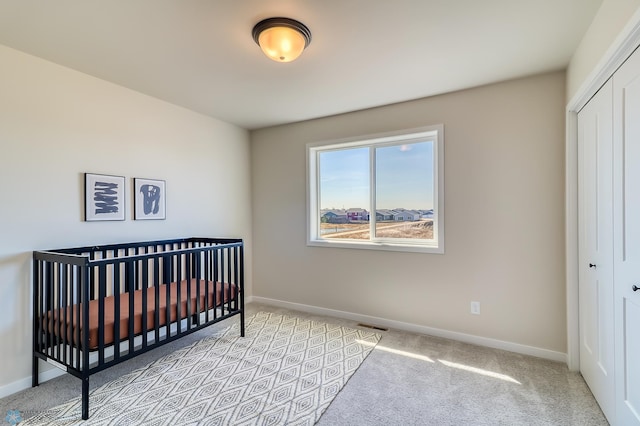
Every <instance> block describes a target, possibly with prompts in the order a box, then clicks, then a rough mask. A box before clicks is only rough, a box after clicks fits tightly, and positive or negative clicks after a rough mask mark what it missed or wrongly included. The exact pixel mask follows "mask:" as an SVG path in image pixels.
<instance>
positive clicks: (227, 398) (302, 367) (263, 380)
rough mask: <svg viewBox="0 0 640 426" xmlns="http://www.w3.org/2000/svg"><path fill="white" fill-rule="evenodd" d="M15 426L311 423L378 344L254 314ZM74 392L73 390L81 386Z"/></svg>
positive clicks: (330, 328)
mask: <svg viewBox="0 0 640 426" xmlns="http://www.w3.org/2000/svg"><path fill="white" fill-rule="evenodd" d="M239 334H240V333H239V324H235V325H233V326H230V327H229V328H227V329H226V330H224V331H221V332H219V333H216V334H214V335H212V336H210V337H207V338H205V339H202V340H200V341H198V342H196V343H194V344H193V345H191V346H188V347H185V348H183V349H180V350H178V351H176V352H174V353H172V354H170V355H167V356H165V357H163V358H160V359H158V360H157V361H154V362H153V363H151V364H149V365H148V366H147V367H145V368H141V369H139V370H136V371H134V372H132V373H130V374H127V375H125V376H123V377H121V378H120V379H118V380H115V381H113V382H110V383H107V384H105V385H103V386H101V387H99V388H97V389H95V390H93V391H92V392H91V394H90V397H89V420H87V421H82V420H81V415H80V409H81V402H80V398H76V399H73V400H71V401H69V402H68V403H66V404H63V405H61V406H58V407H56V408H53V409H51V410H48V411H46V412H43V413H40V414H38V415H37V416H35V417H32V418H30V419H27V420H25V421H24V422H21V423H20V425H30V426H34V425H101V426H102V425H114V426H115V425H118V426H120V425H158V426H159V425H312V424H314V423H316V422H317V421H318V419H319V418H320V416H321V415H322V413H323V412H324V411H325V410H326V409H327V407H328V406H329V404H330V403H331V401H332V400H333V398H334V397H335V396H336V395H337V394H338V392H340V390H341V389H342V387H343V386H344V384H345V383H346V382H347V380H349V378H350V377H351V376H352V375H353V373H354V372H355V371H356V370H357V368H358V367H359V366H360V364H361V363H362V361H364V359H365V358H366V357H367V355H368V354H369V353H370V352H371V350H372V349H373V348H374V346H375V345H376V344H377V343H378V341H379V340H380V336H379V335H378V334H376V333H372V332H369V331H362V330H355V329H350V328H345V327H341V326H338V325H332V324H326V323H324V322H317V321H310V320H305V319H301V318H297V317H293V316H283V315H279V314H273V313H267V312H259V313H257V314H256V315H254V316H252V317H250V318H248V319H247V321H246V337H239ZM78 387H79V385H78Z"/></svg>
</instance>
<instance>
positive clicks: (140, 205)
mask: <svg viewBox="0 0 640 426" xmlns="http://www.w3.org/2000/svg"><path fill="white" fill-rule="evenodd" d="M166 186H167V185H166V182H165V181H164V180H159V179H143V178H134V179H133V190H134V200H135V201H134V219H135V220H164V219H166V218H167V215H166Z"/></svg>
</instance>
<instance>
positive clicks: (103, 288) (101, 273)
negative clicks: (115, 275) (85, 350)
mask: <svg viewBox="0 0 640 426" xmlns="http://www.w3.org/2000/svg"><path fill="white" fill-rule="evenodd" d="M103 253H104V252H103ZM103 257H104V256H103ZM105 297H107V266H106V265H100V266H99V267H98V363H99V364H104V346H105V344H104V331H105V330H104V316H105V312H104V298H105ZM87 324H88V323H87Z"/></svg>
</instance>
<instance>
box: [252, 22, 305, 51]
mask: <svg viewBox="0 0 640 426" xmlns="http://www.w3.org/2000/svg"><path fill="white" fill-rule="evenodd" d="M253 39H254V40H255V42H256V43H258V45H259V46H260V48H261V49H262V51H263V52H264V54H265V55H267V57H268V58H270V59H273V60H274V61H276V62H291V61H293V60H295V59H296V58H297V57H298V56H300V55H301V54H302V52H303V51H304V49H305V48H306V47H307V46H308V45H309V43H310V42H311V32H310V31H309V29H308V28H307V27H306V26H305V25H304V24H302V23H301V22H298V21H295V20H293V19H288V18H269V19H265V20H263V21H260V22H258V23H257V24H256V25H255V27H253Z"/></svg>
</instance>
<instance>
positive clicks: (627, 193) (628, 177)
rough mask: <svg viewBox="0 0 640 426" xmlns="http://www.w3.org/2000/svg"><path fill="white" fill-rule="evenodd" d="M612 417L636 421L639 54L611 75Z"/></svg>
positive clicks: (639, 397)
mask: <svg viewBox="0 0 640 426" xmlns="http://www.w3.org/2000/svg"><path fill="white" fill-rule="evenodd" d="M613 83H614V102H613V107H614V118H615V125H614V161H615V164H618V165H620V167H616V169H615V174H614V177H615V178H614V179H615V180H614V205H615V234H614V235H615V247H614V250H615V271H616V287H615V318H616V326H615V337H616V341H615V344H616V400H617V420H618V422H617V423H618V424H621V425H629V426H633V425H636V426H637V425H640V290H637V291H634V290H633V288H634V286H636V287H640V53H639V52H636V53H635V54H634V55H632V56H631V57H630V58H629V59H627V61H626V62H625V63H624V64H623V66H622V67H621V68H620V69H619V70H618V71H617V72H616V74H615V75H614V77H613Z"/></svg>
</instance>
